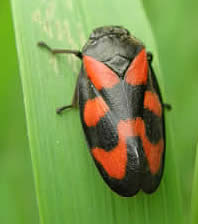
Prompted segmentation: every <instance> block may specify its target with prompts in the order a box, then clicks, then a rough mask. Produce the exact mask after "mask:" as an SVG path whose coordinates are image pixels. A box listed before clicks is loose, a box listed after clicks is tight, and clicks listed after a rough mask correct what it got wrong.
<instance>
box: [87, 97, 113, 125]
mask: <svg viewBox="0 0 198 224" xmlns="http://www.w3.org/2000/svg"><path fill="white" fill-rule="evenodd" d="M108 111H109V107H108V106H107V104H106V103H105V101H104V100H103V98H102V97H101V96H99V97H96V98H94V99H89V100H87V102H86V103H85V107H84V114H83V116H84V121H85V124H86V125H87V126H88V127H91V126H96V124H97V123H98V122H99V120H100V119H101V118H102V117H104V116H105V114H106V113H107V112H108Z"/></svg>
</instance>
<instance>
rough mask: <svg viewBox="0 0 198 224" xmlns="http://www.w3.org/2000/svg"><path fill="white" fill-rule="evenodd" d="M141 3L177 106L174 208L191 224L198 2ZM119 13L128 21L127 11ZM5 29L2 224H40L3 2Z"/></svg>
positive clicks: (0, 13)
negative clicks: (177, 196)
mask: <svg viewBox="0 0 198 224" xmlns="http://www.w3.org/2000/svg"><path fill="white" fill-rule="evenodd" d="M142 2H143V4H144V7H145V9H146V13H147V16H148V19H149V21H150V23H151V27H152V31H153V34H154V37H155V40H156V44H157V47H158V55H159V60H160V68H161V70H162V74H163V76H164V77H163V82H164V83H163V85H164V86H165V97H166V100H167V103H170V104H171V105H172V107H173V110H172V112H170V115H168V119H169V124H171V125H172V126H171V125H170V126H171V128H170V135H171V138H172V139H173V141H172V142H173V145H172V147H169V150H171V152H172V153H173V154H174V158H172V159H173V160H175V167H170V166H169V167H167V169H166V176H169V177H170V175H171V173H172V172H175V169H176V173H177V174H178V175H177V178H178V184H179V187H178V186H175V188H176V189H178V190H179V191H180V192H179V194H181V201H180V202H173V203H181V204H182V205H181V207H182V208H183V210H182V214H183V217H182V218H183V219H184V220H187V221H186V223H190V216H191V209H192V207H191V203H192V201H191V197H192V198H193V199H194V200H195V201H197V192H196V189H195V190H194V191H193V195H192V189H193V175H194V165H195V154H196V143H197V139H198V138H197V133H198V127H197V123H198V119H197V114H198V106H197V101H198V100H197V99H198V74H197V73H198V72H197V71H198V62H197V61H198V29H197V22H198V13H197V9H198V2H197V1H193V0H191V1H181V0H175V1H171V0H167V1H159V0H153V1H152V2H151V1H146V0H143V1H142ZM94 4H95V3H94ZM109 4H110V3H109ZM108 7H111V6H110V5H109V6H108ZM92 13H93V14H95V12H92ZM120 13H122V14H123V16H124V12H120ZM86 18H88V16H87V17H86ZM90 18H91V16H90ZM0 25H1V26H0V27H1V29H0V46H1V48H0V49H1V51H0V59H1V60H0V64H1V76H0V79H1V80H0V85H1V86H0V102H1V116H0V122H1V123H0V124H1V129H0V146H1V147H0V223H3V224H4V223H5V224H18V223H20V224H23V223H28V224H29V223H30V224H31V223H38V220H39V218H38V210H37V204H36V195H35V189H34V183H33V174H32V165H31V157H30V151H29V148H28V139H27V131H26V125H25V114H24V106H23V98H22V90H21V84H20V78H19V72H18V69H19V68H18V64H17V56H16V49H15V42H14V32H13V27H12V20H11V12H10V6H9V1H7V0H1V3H0ZM101 25H103V24H101ZM140 26H141V24H140ZM170 155H171V153H170V151H169V156H170ZM172 169H174V171H173V170H172ZM195 181H196V179H195ZM196 186H197V185H196ZM171 188H174V186H172V185H171V186H170V187H169V186H167V187H166V190H167V192H171V190H172V189H171ZM168 200H171V198H167V201H168ZM195 205H196V202H194V203H193V206H195ZM196 209H197V208H196V207H194V213H197V210H196ZM173 212H175V211H173ZM158 215H159V216H160V214H158ZM167 215H169V214H167ZM194 216H195V214H194ZM159 223H160V221H159ZM194 223H196V220H195V221H194ZM197 223H198V221H197ZM147 224H148V223H147Z"/></svg>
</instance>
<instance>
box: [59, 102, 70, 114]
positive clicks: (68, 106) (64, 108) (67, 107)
mask: <svg viewBox="0 0 198 224" xmlns="http://www.w3.org/2000/svg"><path fill="white" fill-rule="evenodd" d="M73 107H74V105H72V104H71V105H67V106H62V107H58V108H56V113H57V114H61V112H62V111H63V110H66V109H69V108H73Z"/></svg>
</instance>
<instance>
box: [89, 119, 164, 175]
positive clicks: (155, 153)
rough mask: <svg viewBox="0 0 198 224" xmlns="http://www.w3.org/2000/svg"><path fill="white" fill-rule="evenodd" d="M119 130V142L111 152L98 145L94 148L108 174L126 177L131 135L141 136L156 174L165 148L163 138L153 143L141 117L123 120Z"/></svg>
mask: <svg viewBox="0 0 198 224" xmlns="http://www.w3.org/2000/svg"><path fill="white" fill-rule="evenodd" d="M117 130H118V136H119V142H118V145H117V146H116V147H115V148H114V149H112V150H111V151H109V152H107V151H105V150H104V149H101V148H97V147H96V148H93V149H92V154H93V156H94V158H95V159H96V160H97V161H98V162H99V163H100V164H101V165H102V166H103V168H104V169H105V170H106V172H107V173H108V175H109V176H110V177H113V178H116V179H122V178H124V176H125V174H126V164H127V144H126V138H127V137H130V136H132V137H133V136H139V137H140V138H141V140H142V144H143V148H144V152H145V154H146V158H147V160H148V165H149V168H150V171H151V173H152V174H153V175H154V174H156V173H157V172H158V170H159V168H160V162H161V156H162V152H163V148H164V142H163V140H162V139H161V140H160V141H159V142H158V143H157V144H152V143H151V142H150V141H149V139H148V138H147V136H146V131H145V124H144V121H143V120H142V118H140V117H137V118H136V119H134V120H126V121H123V120H121V121H120V122H119V123H118V127H117Z"/></svg>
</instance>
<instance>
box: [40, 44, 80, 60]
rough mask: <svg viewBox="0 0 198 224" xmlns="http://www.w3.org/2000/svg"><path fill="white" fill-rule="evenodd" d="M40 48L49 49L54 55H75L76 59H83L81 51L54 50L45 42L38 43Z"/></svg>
mask: <svg viewBox="0 0 198 224" xmlns="http://www.w3.org/2000/svg"><path fill="white" fill-rule="evenodd" d="M38 46H39V47H42V48H45V49H47V50H48V51H50V52H51V53H52V54H74V55H75V56H76V57H78V58H80V59H82V53H81V51H79V50H69V49H56V48H54V49H53V48H51V47H50V46H49V45H48V44H46V43H45V42H43V41H40V42H38Z"/></svg>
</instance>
